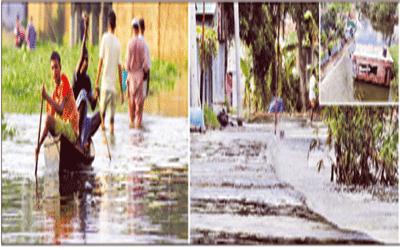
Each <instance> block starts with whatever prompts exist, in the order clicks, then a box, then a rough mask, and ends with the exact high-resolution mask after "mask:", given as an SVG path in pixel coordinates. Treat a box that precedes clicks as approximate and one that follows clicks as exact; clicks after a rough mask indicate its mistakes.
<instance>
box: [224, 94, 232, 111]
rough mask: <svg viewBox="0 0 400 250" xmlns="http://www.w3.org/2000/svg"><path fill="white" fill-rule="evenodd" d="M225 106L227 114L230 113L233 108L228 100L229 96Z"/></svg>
mask: <svg viewBox="0 0 400 250" xmlns="http://www.w3.org/2000/svg"><path fill="white" fill-rule="evenodd" d="M224 105H225V107H226V112H227V113H229V111H230V108H231V105H230V104H229V99H228V96H227V95H225V102H224Z"/></svg>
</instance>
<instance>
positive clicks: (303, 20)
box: [289, 3, 319, 112]
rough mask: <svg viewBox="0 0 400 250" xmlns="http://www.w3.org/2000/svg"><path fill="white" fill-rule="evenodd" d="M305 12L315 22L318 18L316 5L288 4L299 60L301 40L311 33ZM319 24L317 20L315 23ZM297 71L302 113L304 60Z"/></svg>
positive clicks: (304, 99)
mask: <svg viewBox="0 0 400 250" xmlns="http://www.w3.org/2000/svg"><path fill="white" fill-rule="evenodd" d="M306 11H310V12H311V15H312V16H313V17H315V19H316V20H318V19H319V18H318V17H319V6H318V4H316V3H300V4H299V3H290V4H289V13H290V15H291V16H292V18H293V20H294V21H295V23H296V32H297V40H298V45H297V46H298V54H299V58H304V52H303V39H304V38H305V37H306V36H307V35H308V34H310V33H311V32H312V29H310V25H308V24H309V23H308V21H307V16H305V15H304V14H305V13H306ZM316 23H319V20H318V21H317V22H316ZM299 67H300V69H299V71H300V92H301V100H302V111H303V112H304V111H305V109H306V104H307V99H306V91H307V83H306V65H305V62H304V60H300V61H299Z"/></svg>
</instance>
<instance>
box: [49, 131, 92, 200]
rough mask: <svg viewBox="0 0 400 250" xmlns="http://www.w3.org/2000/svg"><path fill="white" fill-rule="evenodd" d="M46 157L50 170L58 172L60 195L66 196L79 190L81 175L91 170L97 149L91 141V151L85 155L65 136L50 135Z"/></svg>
mask: <svg viewBox="0 0 400 250" xmlns="http://www.w3.org/2000/svg"><path fill="white" fill-rule="evenodd" d="M44 157H45V167H46V169H49V170H50V171H48V172H58V178H59V191H60V195H61V196H65V195H68V194H71V193H73V192H76V191H77V190H79V186H80V184H81V181H80V176H82V174H83V173H84V172H87V171H89V170H91V164H92V162H93V161H94V157H95V150H94V145H93V142H92V141H90V149H89V153H88V154H87V155H85V154H83V153H82V152H81V151H80V150H78V149H77V148H75V146H74V145H72V144H71V143H70V142H69V141H68V140H67V139H66V138H65V137H63V136H57V137H53V136H50V135H49V136H47V137H46V140H45V142H44ZM57 170H58V171H57Z"/></svg>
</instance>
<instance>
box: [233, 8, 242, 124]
mask: <svg viewBox="0 0 400 250" xmlns="http://www.w3.org/2000/svg"><path fill="white" fill-rule="evenodd" d="M233 8H234V9H233V10H234V18H235V51H236V94H237V119H238V125H239V126H241V125H242V122H241V121H242V99H241V88H240V72H241V71H240V55H239V47H240V41H239V3H238V2H235V3H234V5H233Z"/></svg>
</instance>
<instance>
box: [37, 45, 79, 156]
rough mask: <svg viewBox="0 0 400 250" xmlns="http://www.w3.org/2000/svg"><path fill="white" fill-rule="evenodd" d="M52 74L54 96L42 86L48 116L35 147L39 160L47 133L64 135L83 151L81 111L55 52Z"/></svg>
mask: <svg viewBox="0 0 400 250" xmlns="http://www.w3.org/2000/svg"><path fill="white" fill-rule="evenodd" d="M50 68H51V76H52V78H53V81H54V83H55V88H54V92H53V97H50V96H49V95H48V94H47V92H46V88H45V86H44V85H43V86H42V88H41V94H42V98H43V99H44V100H46V101H47V118H46V121H45V124H44V129H43V133H42V137H41V138H40V140H39V144H38V147H37V148H36V149H35V160H36V162H37V160H38V156H39V152H40V147H41V146H42V144H43V142H44V140H45V138H46V136H47V134H48V133H49V132H50V134H51V135H53V136H55V135H59V134H61V135H63V136H64V137H65V138H67V139H68V141H69V142H71V143H72V144H73V145H75V146H76V148H77V149H79V150H81V151H82V148H81V147H80V143H79V140H78V138H79V113H78V110H77V108H76V104H75V98H74V95H73V91H72V88H71V86H70V84H69V81H68V78H67V76H66V75H65V74H62V73H61V57H60V55H59V54H58V53H57V52H53V53H52V54H51V57H50Z"/></svg>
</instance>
